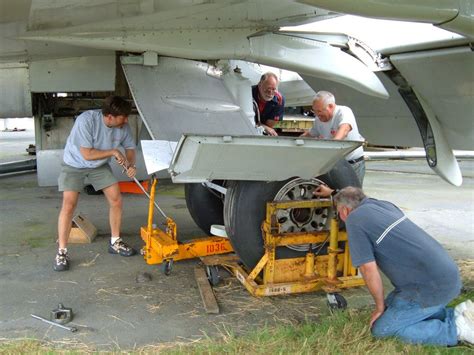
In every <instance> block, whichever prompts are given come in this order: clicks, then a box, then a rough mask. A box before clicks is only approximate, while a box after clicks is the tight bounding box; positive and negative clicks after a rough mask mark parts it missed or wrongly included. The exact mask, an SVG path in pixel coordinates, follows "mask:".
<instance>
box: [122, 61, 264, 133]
mask: <svg viewBox="0 0 474 355" xmlns="http://www.w3.org/2000/svg"><path fill="white" fill-rule="evenodd" d="M123 61H124V59H122V63H123ZM122 66H123V68H124V72H125V75H126V77H127V81H128V83H129V86H130V89H131V91H132V94H133V98H134V99H135V103H136V105H137V108H138V110H139V112H140V115H141V117H142V119H143V121H144V123H145V125H146V127H147V129H148V131H149V133H150V135H151V137H152V138H153V139H164V140H171V141H178V139H179V138H180V137H181V135H182V134H183V133H196V134H222V135H225V134H230V135H249V134H256V130H255V127H254V126H253V124H252V122H251V121H250V120H249V119H248V118H247V116H246V113H245V112H244V110H243V109H242V108H241V106H240V105H239V103H238V102H237V99H236V98H234V97H233V96H232V94H231V93H230V91H229V90H228V89H227V87H226V85H225V83H224V81H223V80H222V79H220V78H219V77H215V76H211V75H208V74H207V72H208V70H209V68H210V67H209V65H208V64H205V63H201V62H195V61H191V60H184V59H176V58H163V57H161V58H159V60H158V66H156V67H145V66H142V65H135V64H122ZM250 93H251V92H250V87H249V88H248V95H249V102H251V96H250Z"/></svg>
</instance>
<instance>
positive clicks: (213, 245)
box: [140, 178, 233, 275]
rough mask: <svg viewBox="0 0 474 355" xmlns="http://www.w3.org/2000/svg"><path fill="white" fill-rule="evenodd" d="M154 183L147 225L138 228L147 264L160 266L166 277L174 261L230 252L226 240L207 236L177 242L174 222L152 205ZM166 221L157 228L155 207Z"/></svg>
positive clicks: (155, 181) (153, 184) (152, 190)
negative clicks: (154, 213)
mask: <svg viewBox="0 0 474 355" xmlns="http://www.w3.org/2000/svg"><path fill="white" fill-rule="evenodd" d="M156 184H157V180H156V179H155V178H153V179H152V183H151V190H150V195H149V196H148V197H149V199H150V203H149V207H148V223H147V225H146V226H145V227H141V228H140V235H141V237H142V239H143V241H144V242H145V246H144V247H143V248H142V254H143V256H144V258H145V261H146V262H147V264H162V270H163V272H164V273H165V275H169V274H170V272H171V269H172V266H173V261H177V260H183V259H191V258H196V257H201V256H206V255H215V254H223V253H230V252H232V251H233V249H232V246H231V244H230V242H229V240H228V239H227V238H223V237H207V238H199V239H195V240H192V241H190V242H186V243H180V242H179V241H178V239H177V227H176V223H175V222H174V221H173V219H171V218H170V217H168V216H166V215H165V214H164V212H163V211H162V210H161V208H160V207H159V206H158V205H157V204H156V202H155V192H156ZM155 206H156V208H157V209H158V211H159V212H160V213H161V214H162V215H163V217H164V218H165V219H166V228H165V231H163V230H161V229H159V228H157V227H156V225H155V224H154V223H153V212H154V207H155Z"/></svg>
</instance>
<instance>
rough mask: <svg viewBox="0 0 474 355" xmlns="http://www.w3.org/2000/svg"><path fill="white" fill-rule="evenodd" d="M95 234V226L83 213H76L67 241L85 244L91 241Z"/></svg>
mask: <svg viewBox="0 0 474 355" xmlns="http://www.w3.org/2000/svg"><path fill="white" fill-rule="evenodd" d="M96 235H97V228H96V227H95V226H94V225H93V224H92V223H91V222H90V221H89V220H88V219H87V218H86V217H84V216H83V215H81V214H78V215H77V216H75V217H74V218H73V219H72V228H71V233H70V234H69V240H68V242H69V243H76V244H87V243H92V241H93V240H94V238H95V237H96Z"/></svg>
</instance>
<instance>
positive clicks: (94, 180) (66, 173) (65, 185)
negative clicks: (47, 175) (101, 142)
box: [58, 164, 117, 192]
mask: <svg viewBox="0 0 474 355" xmlns="http://www.w3.org/2000/svg"><path fill="white" fill-rule="evenodd" d="M86 178H87V181H88V183H90V184H91V185H92V186H93V187H94V189H95V190H96V191H99V190H102V189H105V188H106V187H109V186H111V185H113V184H115V183H117V179H116V178H115V176H114V174H113V173H112V169H111V168H110V166H109V164H105V165H102V166H99V167H98V168H90V169H89V168H87V169H78V168H73V167H72V166H69V165H65V164H63V165H62V166H61V174H59V178H58V189H59V191H77V192H81V191H82V189H83V188H84V185H85V179H86Z"/></svg>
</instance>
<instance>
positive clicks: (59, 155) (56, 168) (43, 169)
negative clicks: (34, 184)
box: [36, 149, 64, 186]
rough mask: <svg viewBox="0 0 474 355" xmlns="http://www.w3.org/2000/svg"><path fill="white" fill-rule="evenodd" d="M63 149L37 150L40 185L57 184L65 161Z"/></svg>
mask: <svg viewBox="0 0 474 355" xmlns="http://www.w3.org/2000/svg"><path fill="white" fill-rule="evenodd" d="M63 153H64V150H63V149H50V150H40V151H37V152H36V171H37V175H38V186H56V185H57V184H58V176H59V172H60V171H61V163H62V161H63Z"/></svg>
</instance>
